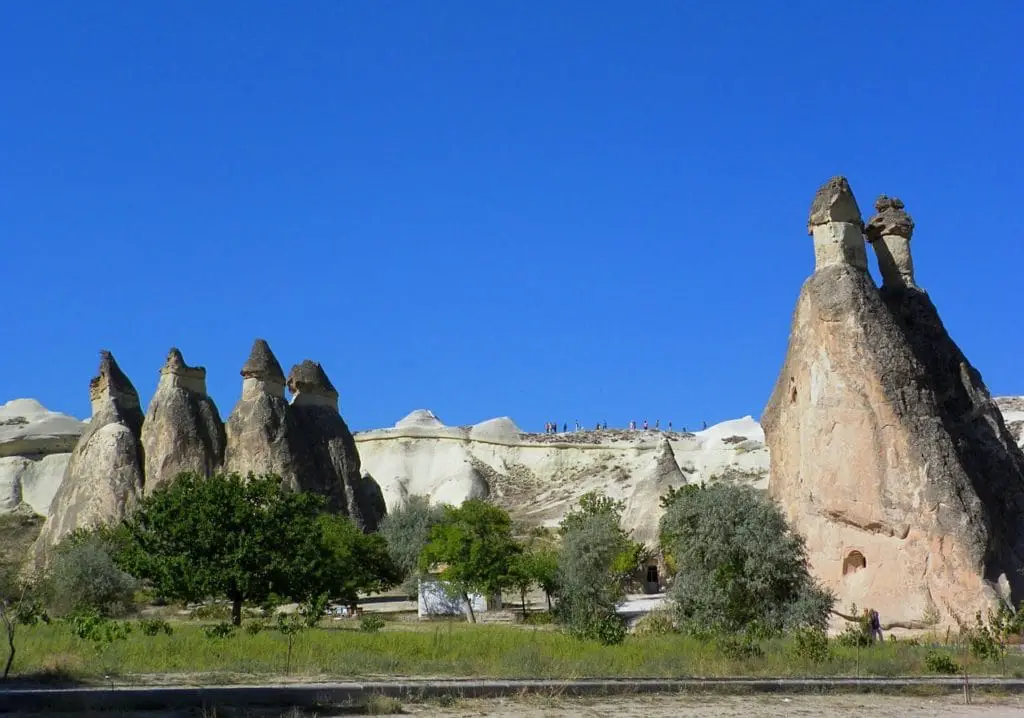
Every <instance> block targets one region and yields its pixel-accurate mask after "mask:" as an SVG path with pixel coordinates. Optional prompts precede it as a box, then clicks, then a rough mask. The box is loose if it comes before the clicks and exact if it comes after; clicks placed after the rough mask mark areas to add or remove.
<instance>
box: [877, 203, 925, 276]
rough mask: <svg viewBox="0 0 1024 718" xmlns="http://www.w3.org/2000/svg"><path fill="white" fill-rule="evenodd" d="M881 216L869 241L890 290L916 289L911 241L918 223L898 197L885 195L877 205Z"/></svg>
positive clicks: (878, 216) (878, 215) (878, 217)
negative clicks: (897, 288)
mask: <svg viewBox="0 0 1024 718" xmlns="http://www.w3.org/2000/svg"><path fill="white" fill-rule="evenodd" d="M875 210H876V211H877V212H878V214H876V215H875V216H874V217H872V218H871V221H870V222H868V226H867V240H868V241H869V242H871V246H872V248H873V249H874V250H875V256H876V257H877V258H878V269H879V270H880V271H881V273H882V284H883V286H886V287H913V286H916V285H915V284H914V260H913V258H912V257H911V256H910V238H911V237H912V236H913V234H914V220H913V219H911V218H910V215H909V214H907V212H906V210H905V209H904V207H903V202H902V201H900V199H899V198H897V197H886V196H885V195H884V194H883V195H882V196H881V197H879V198H878V199H877V200H876V201H875Z"/></svg>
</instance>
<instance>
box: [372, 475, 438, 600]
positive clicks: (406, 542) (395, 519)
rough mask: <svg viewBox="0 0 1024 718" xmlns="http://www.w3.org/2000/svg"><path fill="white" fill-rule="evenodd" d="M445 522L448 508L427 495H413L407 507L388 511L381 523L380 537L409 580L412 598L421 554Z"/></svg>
mask: <svg viewBox="0 0 1024 718" xmlns="http://www.w3.org/2000/svg"><path fill="white" fill-rule="evenodd" d="M443 520H444V507H443V506H441V505H438V504H431V503H430V499H429V498H427V497H426V496H418V495H413V496H410V497H408V498H407V499H406V501H405V504H404V505H403V506H400V507H398V508H396V509H395V510H394V511H391V512H388V515H387V516H385V517H384V519H383V520H382V521H381V524H380V529H379V532H380V535H381V536H383V537H384V539H385V540H386V541H387V546H388V553H390V554H391V558H392V560H393V561H394V564H395V566H396V567H397V568H398V569H399V572H400V573H401V578H400V579H399V580H400V581H407V582H408V583H409V585H408V586H407V587H406V593H408V594H410V595H412V593H413V587H414V586H416V585H418V579H419V569H420V554H421V553H423V549H424V547H425V546H426V545H427V542H428V541H430V530H431V528H433V527H434V526H436V525H437V524H439V523H441V522H442V521H443Z"/></svg>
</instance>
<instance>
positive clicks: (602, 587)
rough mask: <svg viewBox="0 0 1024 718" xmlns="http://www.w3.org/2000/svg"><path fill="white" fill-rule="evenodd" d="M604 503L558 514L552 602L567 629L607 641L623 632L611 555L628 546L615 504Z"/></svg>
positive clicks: (619, 593) (616, 639) (618, 640)
mask: <svg viewBox="0 0 1024 718" xmlns="http://www.w3.org/2000/svg"><path fill="white" fill-rule="evenodd" d="M599 498H600V497H599ZM599 506H605V504H604V503H601V504H599ZM608 506H609V507H610V508H608V509H607V510H591V511H587V510H586V506H584V510H583V511H577V512H572V513H570V514H569V515H568V516H566V518H565V520H563V522H562V529H561V530H562V534H563V535H562V545H561V548H560V550H559V553H558V580H557V584H558V593H557V595H558V604H557V606H556V607H555V617H556V618H557V619H558V621H559V623H561V624H563V625H564V626H565V627H566V628H567V629H568V631H569V634H570V635H572V636H575V637H576V638H581V639H589V640H597V641H600V642H601V643H604V644H606V645H610V644H614V643H621V642H622V640H623V639H624V638H625V636H626V627H625V625H624V624H623V623H622V619H620V618H619V616H618V615H616V612H615V609H616V607H617V606H618V604H619V602H620V601H621V600H622V596H623V590H622V583H621V581H620V580H619V577H618V575H617V573H616V561H617V559H618V558H619V556H621V555H622V554H623V552H624V551H625V550H627V549H628V548H629V537H628V535H626V534H625V533H624V532H623V530H622V528H621V527H620V526H619V515H620V508H619V506H618V504H614V503H613V504H609V505H608Z"/></svg>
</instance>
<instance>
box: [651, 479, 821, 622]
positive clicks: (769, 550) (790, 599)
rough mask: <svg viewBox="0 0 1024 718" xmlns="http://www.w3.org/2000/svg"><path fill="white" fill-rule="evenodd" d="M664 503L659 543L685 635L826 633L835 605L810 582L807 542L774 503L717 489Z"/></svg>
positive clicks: (745, 491) (739, 490)
mask: <svg viewBox="0 0 1024 718" xmlns="http://www.w3.org/2000/svg"><path fill="white" fill-rule="evenodd" d="M666 503H667V509H666V512H665V515H664V516H663V517H662V519H661V526H660V528H661V541H662V546H663V548H665V549H667V550H668V551H670V552H671V554H672V557H673V560H674V563H675V566H676V576H675V582H674V583H673V586H672V589H671V591H670V598H671V599H672V601H673V605H674V608H675V611H676V612H677V617H678V619H679V624H680V626H681V628H682V629H683V630H686V631H689V632H691V633H709V632H712V633H714V632H717V633H737V632H742V631H746V632H752V633H756V634H758V635H775V634H778V633H780V632H781V631H783V630H789V629H796V628H801V627H812V628H825V625H826V623H827V621H828V614H829V611H830V610H831V608H832V605H833V603H834V597H833V596H832V595H831V594H830V593H829V592H828V591H826V590H824V589H822V588H820V587H819V586H818V585H817V584H816V583H815V582H814V580H813V579H812V578H811V575H810V573H809V571H808V567H807V552H806V548H805V545H804V540H803V537H801V536H800V535H798V534H796V533H794V532H793V531H792V530H791V529H790V527H789V525H788V524H787V522H786V519H785V517H784V516H783V515H782V512H781V511H780V510H779V507H778V506H776V505H775V504H774V503H773V502H772V501H771V500H770V499H769V498H767V497H765V496H763V495H762V494H759V493H756V492H755V491H754V490H753V489H751V488H749V487H745V486H728V485H725V484H715V485H712V486H708V487H701V488H696V487H695V488H690V487H687V489H685V490H682V491H678V492H674V494H673V495H672V496H671V498H670V500H669V501H667V502H666Z"/></svg>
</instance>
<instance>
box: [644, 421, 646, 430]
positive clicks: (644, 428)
mask: <svg viewBox="0 0 1024 718" xmlns="http://www.w3.org/2000/svg"><path fill="white" fill-rule="evenodd" d="M644 431H647V419H644Z"/></svg>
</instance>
